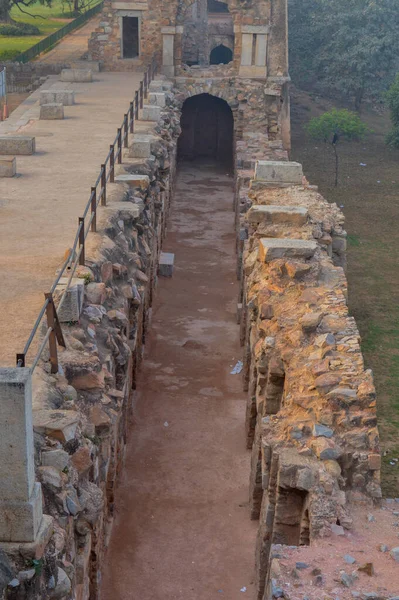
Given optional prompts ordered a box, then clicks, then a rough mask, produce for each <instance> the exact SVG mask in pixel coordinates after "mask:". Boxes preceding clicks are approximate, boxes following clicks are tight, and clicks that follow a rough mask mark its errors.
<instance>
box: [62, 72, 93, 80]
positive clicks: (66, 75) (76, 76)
mask: <svg viewBox="0 0 399 600" xmlns="http://www.w3.org/2000/svg"><path fill="white" fill-rule="evenodd" d="M61 81H68V82H70V83H91V82H92V81H93V73H92V71H91V70H90V69H63V70H62V71H61Z"/></svg>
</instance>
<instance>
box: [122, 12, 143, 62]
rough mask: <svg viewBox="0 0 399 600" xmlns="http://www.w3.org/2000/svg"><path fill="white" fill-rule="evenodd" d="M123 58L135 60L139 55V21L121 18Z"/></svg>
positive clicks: (134, 18)
mask: <svg viewBox="0 0 399 600" xmlns="http://www.w3.org/2000/svg"><path fill="white" fill-rule="evenodd" d="M122 24H123V26H122V29H123V32H122V34H123V38H122V39H123V58H136V57H137V56H138V55H139V47H140V44H139V19H138V17H122Z"/></svg>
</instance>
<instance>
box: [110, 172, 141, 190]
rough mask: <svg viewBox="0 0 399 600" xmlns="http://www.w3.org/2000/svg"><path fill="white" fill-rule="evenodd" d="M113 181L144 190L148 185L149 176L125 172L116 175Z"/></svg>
mask: <svg viewBox="0 0 399 600" xmlns="http://www.w3.org/2000/svg"><path fill="white" fill-rule="evenodd" d="M115 183H127V184H128V185H129V186H130V187H131V188H140V189H141V190H146V189H147V188H148V187H149V185H150V178H149V177H148V175H137V174H136V173H126V174H123V175H117V176H116V177H115Z"/></svg>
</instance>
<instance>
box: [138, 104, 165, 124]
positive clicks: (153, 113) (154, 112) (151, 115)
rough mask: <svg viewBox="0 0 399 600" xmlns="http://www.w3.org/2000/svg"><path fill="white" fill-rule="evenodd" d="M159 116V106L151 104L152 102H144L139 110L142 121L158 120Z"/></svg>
mask: <svg viewBox="0 0 399 600" xmlns="http://www.w3.org/2000/svg"><path fill="white" fill-rule="evenodd" d="M160 118H161V107H160V106H153V105H152V104H144V106H143V110H142V111H141V120H142V121H159V119H160Z"/></svg>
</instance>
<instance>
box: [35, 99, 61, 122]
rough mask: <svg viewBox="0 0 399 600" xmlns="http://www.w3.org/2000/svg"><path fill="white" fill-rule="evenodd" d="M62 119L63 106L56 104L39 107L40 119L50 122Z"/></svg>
mask: <svg viewBox="0 0 399 600" xmlns="http://www.w3.org/2000/svg"><path fill="white" fill-rule="evenodd" d="M63 118H64V105H63V104H60V103H56V102H51V103H50V104H42V105H41V107H40V119H41V120H42V121H52V120H58V119H63Z"/></svg>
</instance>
